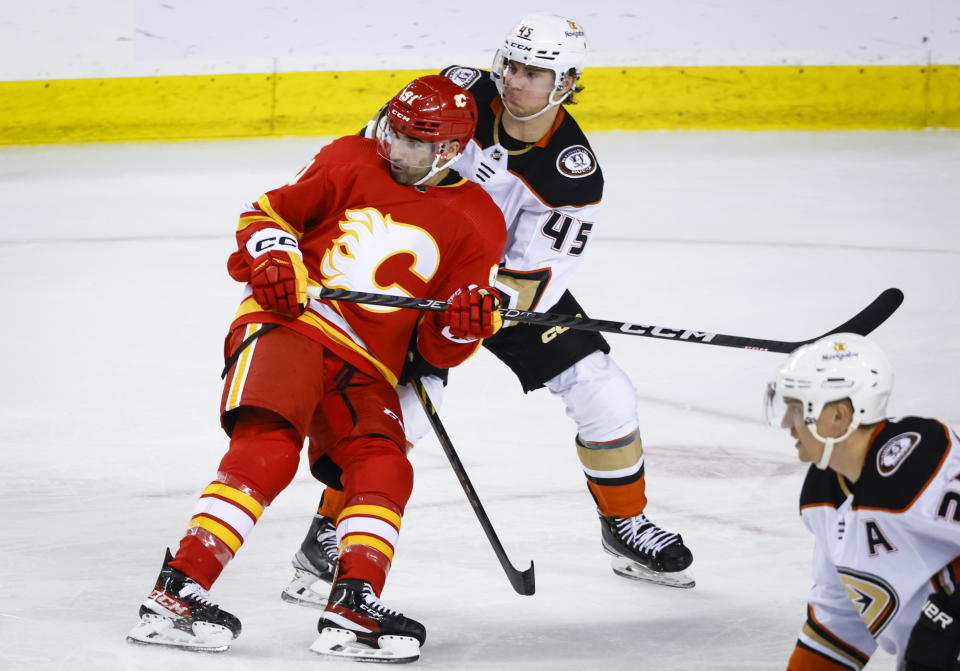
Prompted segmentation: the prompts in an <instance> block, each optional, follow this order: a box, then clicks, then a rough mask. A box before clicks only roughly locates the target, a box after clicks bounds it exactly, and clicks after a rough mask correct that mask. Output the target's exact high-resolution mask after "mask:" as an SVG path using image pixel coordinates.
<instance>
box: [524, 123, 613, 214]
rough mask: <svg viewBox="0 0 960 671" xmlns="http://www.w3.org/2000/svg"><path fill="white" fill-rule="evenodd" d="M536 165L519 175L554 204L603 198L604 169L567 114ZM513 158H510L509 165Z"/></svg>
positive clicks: (574, 204) (578, 204)
mask: <svg viewBox="0 0 960 671" xmlns="http://www.w3.org/2000/svg"><path fill="white" fill-rule="evenodd" d="M535 161H536V164H537V165H536V167H535V168H534V167H533V166H531V168H532V169H530V170H526V171H523V173H522V175H521V176H522V177H523V179H524V180H526V182H527V183H528V184H529V185H530V186H531V187H532V188H533V189H534V190H535V191H536V192H537V194H538V195H539V196H540V198H541V199H542V200H543V201H545V202H547V203H549V204H550V205H551V206H553V207H562V206H572V207H583V206H584V205H590V204H592V203H598V202H600V200H601V199H602V198H603V171H602V170H600V162H599V161H598V160H597V156H596V154H594V153H593V149H592V148H591V147H590V143H589V142H588V141H587V138H586V136H585V135H584V134H583V131H582V130H580V127H579V126H578V125H577V123H576V122H575V121H574V120H573V118H572V117H571V116H570V115H569V114H568V115H566V117H565V118H564V119H563V121H562V122H561V123H560V126H559V127H558V128H557V129H556V130H555V131H554V132H553V135H552V136H551V137H550V141H549V142H548V144H547V147H546V148H545V151H542V152H540V153H539V154H538V155H537V158H536V159H535ZM512 166H513V158H512V157H511V167H512Z"/></svg>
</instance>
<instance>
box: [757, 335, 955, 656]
mask: <svg viewBox="0 0 960 671" xmlns="http://www.w3.org/2000/svg"><path fill="white" fill-rule="evenodd" d="M892 389H893V372H892V369H891V366H890V362H889V361H888V359H887V357H886V355H885V354H884V353H883V351H882V350H881V349H880V348H879V347H878V346H877V345H876V344H874V343H872V342H870V341H869V340H867V339H866V338H864V337H863V336H858V335H853V334H849V333H838V334H835V335H831V336H828V337H826V338H822V339H820V340H819V341H817V342H816V343H813V344H810V345H805V346H803V347H801V348H800V349H798V350H796V351H795V352H793V354H791V355H790V358H789V360H788V361H787V363H786V364H785V365H784V366H783V367H782V368H780V370H779V371H778V373H777V377H776V381H775V382H773V383H771V384H770V387H769V390H768V401H769V403H768V419H770V421H771V422H779V424H780V426H782V427H783V428H784V429H787V430H788V431H789V432H790V435H791V436H792V437H793V439H794V440H795V441H796V443H795V446H796V449H797V454H798V457H799V459H800V461H803V462H810V463H811V464H812V465H811V466H810V469H809V471H808V473H807V477H806V480H805V482H804V484H803V490H802V492H801V494H800V515H801V518H802V519H803V523H804V524H805V525H806V526H807V528H808V529H809V530H810V531H811V532H812V533H813V535H814V536H815V538H816V546H815V549H814V558H813V579H814V586H813V588H812V589H811V590H810V594H809V597H808V604H807V619H806V622H805V623H804V625H803V628H802V629H801V631H800V637H799V639H798V640H797V644H796V647H795V648H794V651H793V654H792V656H791V657H790V660H789V662H788V665H787V668H788V671H841V670H845V671H850V670H859V669H862V668H863V667H864V665H866V664H867V662H868V660H869V659H870V657H871V656H872V655H873V653H874V651H875V650H876V649H877V647H878V646H879V647H881V648H883V649H884V650H885V651H886V652H888V653H890V654H891V655H895V656H896V657H897V664H898V665H897V668H898V669H903V670H905V671H948V670H949V671H956V670H958V669H960V661H958V656H960V582H958V581H960V441H958V438H957V434H956V433H955V432H954V431H952V430H951V429H950V428H948V427H947V426H946V425H945V424H944V423H943V422H941V421H938V420H936V419H928V418H925V417H897V418H888V417H887V416H886V406H887V399H888V398H889V396H890V393H891V391H892Z"/></svg>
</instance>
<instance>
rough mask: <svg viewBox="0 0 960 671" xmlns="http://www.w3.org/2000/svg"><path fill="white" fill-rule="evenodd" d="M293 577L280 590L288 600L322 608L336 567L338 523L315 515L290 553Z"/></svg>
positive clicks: (285, 599) (281, 596) (283, 597)
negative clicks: (294, 552) (304, 534)
mask: <svg viewBox="0 0 960 671" xmlns="http://www.w3.org/2000/svg"><path fill="white" fill-rule="evenodd" d="M291 563H292V564H293V579H292V580H290V584H289V585H287V586H286V588H284V590H283V591H282V592H281V593H280V598H281V599H283V600H284V601H287V602H289V603H295V604H297V605H299V606H307V607H309V608H324V607H325V606H326V605H327V595H328V594H329V593H330V585H331V584H332V583H333V575H334V573H335V572H336V570H337V525H336V524H335V523H334V521H333V520H332V519H331V518H329V517H324V516H323V515H316V516H315V517H314V518H313V522H311V523H310V530H309V531H308V532H307V537H306V538H304V539H303V543H301V544H300V549H299V550H297V553H296V554H295V555H293V560H292V561H291Z"/></svg>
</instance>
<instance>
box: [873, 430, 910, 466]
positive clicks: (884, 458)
mask: <svg viewBox="0 0 960 671" xmlns="http://www.w3.org/2000/svg"><path fill="white" fill-rule="evenodd" d="M919 444H920V434H919V433H915V432H913V431H907V432H906V433H901V434H900V435H899V436H894V437H893V438H891V439H890V440H888V441H887V442H886V444H885V445H884V446H883V447H881V448H880V451H879V452H877V471H879V473H880V475H882V476H884V477H890V476H891V475H893V474H894V473H895V472H896V471H897V469H898V468H900V464H902V463H903V462H904V460H906V458H907V457H909V456H910V453H911V452H913V448H915V447H916V446H917V445H919Z"/></svg>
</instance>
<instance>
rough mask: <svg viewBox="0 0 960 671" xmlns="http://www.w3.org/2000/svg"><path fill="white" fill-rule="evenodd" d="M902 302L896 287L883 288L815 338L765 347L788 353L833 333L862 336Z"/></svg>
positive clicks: (777, 343)
mask: <svg viewBox="0 0 960 671" xmlns="http://www.w3.org/2000/svg"><path fill="white" fill-rule="evenodd" d="M902 303H903V292H902V291H900V290H899V289H897V288H890V289H885V290H883V291H882V292H880V295H879V296H877V297H876V298H874V299H873V302H872V303H870V305H868V306H867V307H865V308H863V309H862V310H861V311H860V312H858V313H857V314H855V315H854V316H853V317H851V318H850V319H848V320H847V321H845V322H843V323H842V324H840V326H838V327H836V328H835V329H831V330H829V331H827V332H826V333H821V334H820V335H818V336H816V337H815V338H810V339H808V340H798V341H797V342H776V341H770V342H771V343H772V345H773V346H767V347H765V349H768V350H769V351H771V352H781V353H783V354H790V353H791V352H792V351H793V350H795V349H797V348H798V347H800V346H802V345H807V344H809V343H812V342H816V341H817V340H820V339H821V338H826V337H827V336H829V335H833V334H834V333H856V334H857V335H862V336H865V335H869V334H870V333H872V332H873V331H874V330H876V328H877V327H878V326H880V325H881V324H883V323H884V322H885V321H887V320H888V319H889V318H890V316H891V315H892V314H893V313H894V312H896V311H897V308H899V307H900V305H901V304H902Z"/></svg>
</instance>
